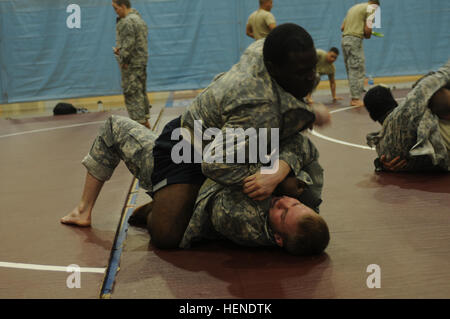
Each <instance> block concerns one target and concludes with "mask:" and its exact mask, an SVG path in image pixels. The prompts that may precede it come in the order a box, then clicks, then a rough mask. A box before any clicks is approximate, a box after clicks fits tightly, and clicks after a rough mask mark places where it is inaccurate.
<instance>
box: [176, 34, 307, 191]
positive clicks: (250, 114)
mask: <svg viewBox="0 0 450 319" xmlns="http://www.w3.org/2000/svg"><path fill="white" fill-rule="evenodd" d="M263 45H264V39H261V40H258V41H256V42H254V43H253V44H251V45H250V46H249V47H248V49H247V50H246V51H245V52H244V54H243V55H242V57H241V59H240V61H239V62H238V63H237V64H236V65H234V66H233V67H232V68H231V69H230V70H229V71H228V72H226V73H222V74H220V75H218V76H217V77H216V78H215V79H214V81H213V82H212V83H211V84H210V85H209V86H208V87H207V88H206V89H205V90H204V91H203V92H202V93H201V94H199V95H198V96H197V97H196V98H195V99H194V101H193V102H192V104H191V105H190V106H189V107H188V108H187V109H186V111H185V112H184V113H183V115H182V116H181V123H182V127H184V128H186V129H188V130H189V131H190V133H191V136H193V135H194V121H195V120H201V121H202V125H203V128H218V129H220V130H221V133H222V134H223V136H226V130H227V129H233V128H242V129H244V130H246V129H248V128H255V129H259V128H267V130H268V136H271V129H272V128H278V129H279V136H280V140H281V141H283V140H284V139H286V138H288V137H290V136H293V135H294V134H295V133H297V132H299V131H301V130H304V129H305V128H307V127H308V126H310V125H311V124H312V123H313V122H314V120H315V115H314V112H313V111H312V109H311V108H310V106H308V105H307V104H306V103H304V102H303V101H299V100H298V99H296V98H295V97H294V96H292V95H291V94H289V93H287V92H285V91H284V90H283V89H282V88H281V87H280V86H279V85H278V84H277V83H276V82H275V80H274V79H273V78H272V77H271V76H270V75H269V73H268V71H267V69H266V67H265V65H264V62H263V55H262V48H263ZM248 142H249V141H248V140H246V143H245V144H246V145H245V149H248V144H249V143H248ZM269 142H270V141H269ZM237 149H238V146H237V145H236V146H235V154H237V153H238V151H237ZM246 155H247V157H248V152H246ZM225 156H226V154H224V158H225ZM279 158H280V159H281V160H284V161H285V162H287V163H288V164H289V165H290V166H291V168H292V170H293V172H294V174H295V175H298V173H299V167H298V165H297V159H296V155H295V154H294V153H292V152H290V151H287V150H283V149H282V151H281V152H280V156H279ZM223 162H224V163H223V164H222V163H207V162H202V171H203V173H204V175H205V176H207V177H208V178H211V179H213V180H214V181H216V182H218V183H221V184H225V185H233V184H239V183H241V182H242V180H243V179H244V178H246V177H247V176H250V175H253V174H254V173H256V172H257V171H258V169H259V167H258V164H251V163H249V162H248V161H247V163H246V164H238V163H236V164H230V163H226V161H225V159H224V160H223Z"/></svg>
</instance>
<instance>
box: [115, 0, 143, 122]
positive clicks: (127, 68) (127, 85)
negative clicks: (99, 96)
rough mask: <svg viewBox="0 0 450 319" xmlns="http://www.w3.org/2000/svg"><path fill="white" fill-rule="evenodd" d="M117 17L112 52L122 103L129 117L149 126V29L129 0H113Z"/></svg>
mask: <svg viewBox="0 0 450 319" xmlns="http://www.w3.org/2000/svg"><path fill="white" fill-rule="evenodd" d="M112 6H113V8H114V10H115V11H116V14H117V16H118V21H117V25H116V37H117V39H116V43H117V47H115V48H114V54H115V55H116V58H117V61H118V62H119V66H120V72H121V74H122V88H123V95H124V97H125V105H126V108H127V111H128V115H129V116H130V118H131V119H133V120H135V121H136V122H139V123H141V124H142V125H144V126H146V127H148V128H150V124H149V122H148V119H149V118H150V108H151V105H150V103H149V101H148V97H147V90H146V88H147V60H148V48H147V46H148V40H147V37H148V28H147V24H146V23H145V21H144V20H143V19H142V17H141V16H140V14H139V12H138V11H136V10H135V9H132V8H131V4H130V1H129V0H113V1H112Z"/></svg>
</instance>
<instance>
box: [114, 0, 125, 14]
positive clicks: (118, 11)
mask: <svg viewBox="0 0 450 319" xmlns="http://www.w3.org/2000/svg"><path fill="white" fill-rule="evenodd" d="M112 6H113V8H114V11H116V14H117V16H118V17H119V18H124V17H125V9H126V6H125V5H121V6H119V5H117V4H116V3H115V2H114V1H113V2H112Z"/></svg>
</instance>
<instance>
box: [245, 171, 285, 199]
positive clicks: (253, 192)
mask: <svg viewBox="0 0 450 319" xmlns="http://www.w3.org/2000/svg"><path fill="white" fill-rule="evenodd" d="M278 183H279V178H278V176H277V174H276V173H275V174H261V173H260V172H258V173H256V174H254V175H250V176H249V177H247V178H246V179H244V188H243V192H244V193H245V194H247V195H248V197H250V198H252V199H254V200H264V199H266V198H267V197H269V196H270V195H272V193H273V191H274V190H275V188H276V187H277V185H278Z"/></svg>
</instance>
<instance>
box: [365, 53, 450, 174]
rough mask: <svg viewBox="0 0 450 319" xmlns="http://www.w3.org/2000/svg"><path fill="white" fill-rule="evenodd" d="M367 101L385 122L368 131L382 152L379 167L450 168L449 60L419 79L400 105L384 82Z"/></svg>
mask: <svg viewBox="0 0 450 319" xmlns="http://www.w3.org/2000/svg"><path fill="white" fill-rule="evenodd" d="M364 104H365V106H366V108H367V110H368V111H369V114H370V117H371V118H372V120H374V121H378V122H379V123H380V124H381V125H383V128H382V129H381V131H379V132H377V133H371V134H368V135H367V143H368V144H369V145H370V146H376V150H377V153H378V155H379V156H380V158H377V159H376V160H375V166H376V169H377V170H378V171H380V170H388V171H447V172H448V171H449V168H450V151H449V149H450V60H449V61H448V62H447V63H446V64H445V65H444V66H443V67H441V68H440V69H439V70H438V71H436V72H431V73H429V74H427V75H426V76H424V77H423V78H422V79H420V80H419V81H418V82H417V83H416V84H415V85H414V86H413V89H412V90H411V91H410V92H409V93H408V95H407V96H406V99H405V100H404V101H403V102H402V103H401V104H400V105H399V106H397V105H398V104H397V102H396V101H395V100H394V97H393V96H392V93H391V92H390V90H389V89H388V88H386V87H383V86H376V87H374V88H372V89H370V90H369V91H368V92H367V94H366V96H365V97H364Z"/></svg>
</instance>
